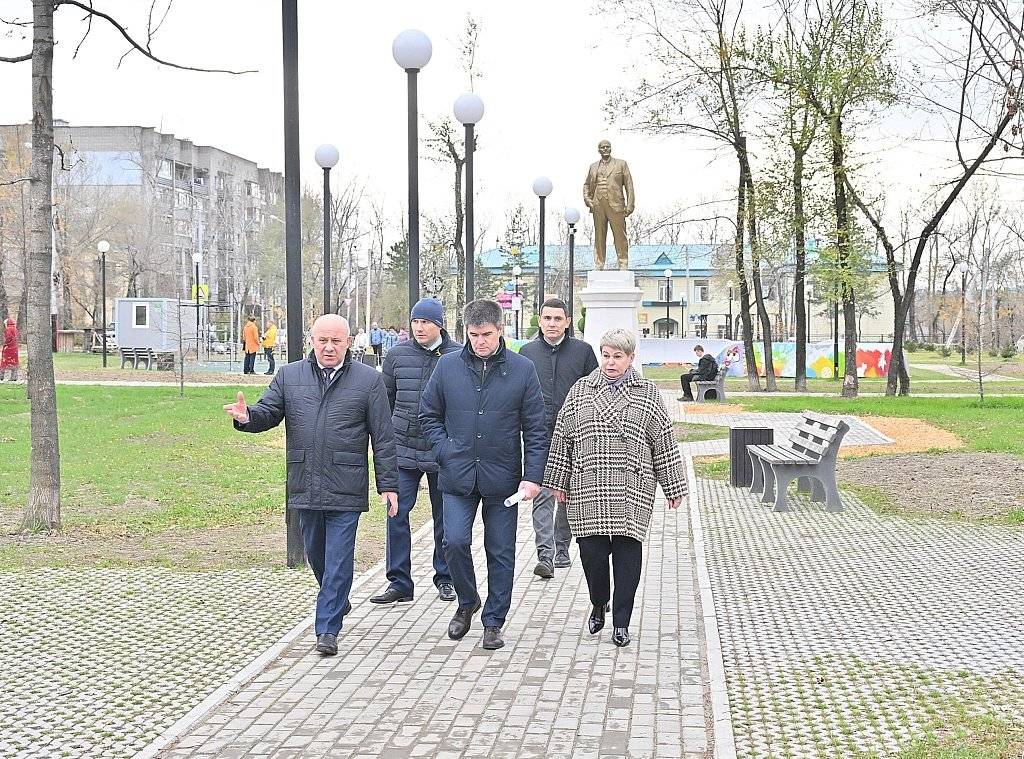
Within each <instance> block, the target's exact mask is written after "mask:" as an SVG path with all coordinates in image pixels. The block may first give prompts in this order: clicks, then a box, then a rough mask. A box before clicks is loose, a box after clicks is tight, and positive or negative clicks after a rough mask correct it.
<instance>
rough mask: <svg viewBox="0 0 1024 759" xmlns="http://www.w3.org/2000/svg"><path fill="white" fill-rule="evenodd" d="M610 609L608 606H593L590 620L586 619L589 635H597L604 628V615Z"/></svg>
mask: <svg viewBox="0 0 1024 759" xmlns="http://www.w3.org/2000/svg"><path fill="white" fill-rule="evenodd" d="M610 608H611V606H610V605H609V604H605V605H604V606H595V607H594V608H593V609H591V611H590V618H589V619H587V629H588V630H590V634H591V635H597V634H598V633H599V632H601V630H602V629H603V628H604V613H605V612H606V611H608V610H609V609H610Z"/></svg>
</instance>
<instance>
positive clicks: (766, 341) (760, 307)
mask: <svg viewBox="0 0 1024 759" xmlns="http://www.w3.org/2000/svg"><path fill="white" fill-rule="evenodd" d="M740 145H741V146H742V152H741V154H740V165H741V167H742V168H741V169H740V171H741V174H743V176H744V179H745V181H746V183H747V236H748V237H749V238H750V269H751V272H750V279H751V281H752V282H753V284H754V305H755V308H756V309H757V321H758V323H759V324H760V325H761V341H762V345H763V349H764V389H765V390H767V391H768V392H775V391H776V390H778V385H777V384H776V382H775V361H774V360H773V356H772V323H771V319H770V318H769V316H768V309H767V308H765V305H764V288H762V287H761V249H760V245H759V242H758V239H757V193H756V192H755V190H754V177H753V174H752V173H751V170H750V157H749V156H748V155H747V141H746V138H743V139H742V141H741V143H740Z"/></svg>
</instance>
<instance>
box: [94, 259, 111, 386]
mask: <svg viewBox="0 0 1024 759" xmlns="http://www.w3.org/2000/svg"><path fill="white" fill-rule="evenodd" d="M96 250H98V251H99V252H100V290H102V291H103V294H102V300H103V318H102V319H101V320H100V321H101V322H102V324H101V327H102V329H103V368H104V369H106V368H107V252H108V251H109V250H110V243H109V242H107V241H106V240H100V241H99V242H98V243H96Z"/></svg>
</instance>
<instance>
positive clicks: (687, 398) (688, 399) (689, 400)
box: [676, 395, 694, 403]
mask: <svg viewBox="0 0 1024 759" xmlns="http://www.w3.org/2000/svg"><path fill="white" fill-rule="evenodd" d="M676 400H677V401H681V402H683V403H694V400H693V397H692V396H689V395H680V396H679V397H678V398H676Z"/></svg>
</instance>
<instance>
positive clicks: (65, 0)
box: [23, 0, 256, 74]
mask: <svg viewBox="0 0 1024 759" xmlns="http://www.w3.org/2000/svg"><path fill="white" fill-rule="evenodd" d="M54 5H55V6H57V7H60V6H61V5H71V6H74V7H75V8H81V9H82V10H83V11H85V12H86V13H88V14H90V15H92V16H96V17H97V18H101V19H103V20H104V21H106V22H107V23H108V24H110V25H111V26H112V27H114V29H116V30H117V31H118V32H119V33H120V35H121V36H122V37H124V38H125V40H127V42H128V44H129V45H131V46H132V47H133V48H134V49H135V50H138V51H139V52H140V53H142V54H143V55H144V56H146V57H147V58H149V59H150V60H151V61H154V62H155V63H160V64H162V65H164V66H170V67H171V68H175V69H180V70H182V71H199V72H202V73H204V74H255V73H256V70H255V69H247V70H244V71H232V70H229V69H204V68H198V67H195V66H185V65H183V64H180V63H172V62H171V61H167V60H164V59H163V58H160V57H158V56H156V55H154V54H153V53H152V52H150V51H149V50H147V49H146V48H145V47H143V46H142V45H140V44H139V43H138V42H136V41H135V40H134V39H133V38H132V36H131V35H130V34H128V31H127V30H126V29H125V28H124V27H123V26H121V24H119V23H118V22H117V21H115V20H114V18H113V17H112V16H109V15H107V14H106V13H104V12H102V11H98V10H96V9H95V8H93V7H91V6H89V5H86V3H84V2H80V0H54ZM129 52H131V51H129ZM31 57H32V56H31V55H29V56H28V57H27V58H24V59H23V60H28V59H29V58H31Z"/></svg>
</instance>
